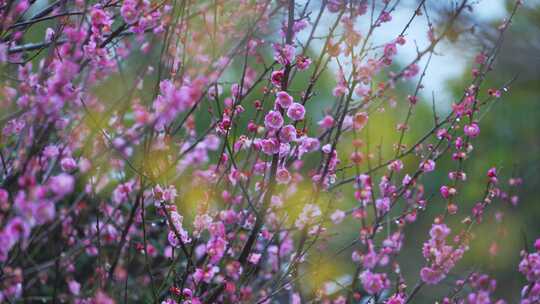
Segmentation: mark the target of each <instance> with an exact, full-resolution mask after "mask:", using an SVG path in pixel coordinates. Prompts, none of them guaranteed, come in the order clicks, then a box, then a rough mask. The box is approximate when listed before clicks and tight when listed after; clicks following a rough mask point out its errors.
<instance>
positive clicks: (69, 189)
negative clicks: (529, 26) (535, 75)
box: [0, 0, 540, 304]
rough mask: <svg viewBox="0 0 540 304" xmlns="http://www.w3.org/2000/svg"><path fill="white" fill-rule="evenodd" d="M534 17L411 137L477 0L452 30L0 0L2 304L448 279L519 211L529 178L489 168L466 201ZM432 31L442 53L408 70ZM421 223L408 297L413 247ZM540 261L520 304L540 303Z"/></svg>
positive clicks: (347, 299) (391, 4) (132, 2)
mask: <svg viewBox="0 0 540 304" xmlns="http://www.w3.org/2000/svg"><path fill="white" fill-rule="evenodd" d="M520 5H521V2H520V1H517V2H516V3H515V5H514V7H513V10H512V11H511V12H510V14H509V16H508V18H507V19H506V21H505V22H504V23H503V24H502V25H501V26H500V27H499V28H498V32H499V37H498V40H497V41H496V42H495V43H494V44H493V45H492V46H491V47H489V48H486V49H484V50H483V51H482V52H481V53H479V54H478V55H477V56H476V57H475V58H474V67H473V69H472V71H471V72H472V78H471V80H470V83H469V86H468V87H466V88H464V94H463V96H462V97H461V98H459V99H458V100H457V101H456V102H455V103H453V104H452V106H451V109H449V112H448V113H447V114H446V115H445V116H442V117H439V114H438V113H437V112H436V111H435V109H433V113H432V114H433V117H434V119H433V120H434V125H433V126H428V127H426V128H422V129H421V130H418V134H421V136H419V137H418V138H417V139H414V140H413V139H411V136H409V133H408V132H409V131H411V130H412V129H413V128H416V124H415V122H416V121H421V120H422V119H423V118H422V117H420V115H419V114H418V113H417V112H419V110H418V109H419V108H420V109H421V108H422V107H423V106H424V105H423V98H424V97H423V95H422V89H423V88H424V81H425V80H426V77H429V73H430V67H431V59H432V57H433V56H436V55H438V52H439V50H440V48H441V44H443V43H444V41H445V39H446V37H447V36H448V35H449V34H450V32H451V31H452V30H453V28H454V27H455V26H456V25H457V24H459V22H460V20H461V19H460V18H461V17H462V16H463V15H464V14H468V12H467V11H472V10H473V9H474V3H473V1H468V0H461V1H459V2H458V3H457V5H456V6H455V7H454V8H453V10H452V13H451V14H449V17H448V18H447V20H446V21H445V22H444V25H443V26H442V27H441V30H439V31H438V30H436V28H435V26H434V21H433V20H432V12H431V11H430V9H429V7H430V1H426V0H421V1H418V3H417V4H416V5H415V6H414V7H413V9H414V10H413V13H412V14H411V15H410V16H408V18H407V19H406V20H407V21H406V23H405V24H402V25H399V24H397V23H396V22H395V21H394V20H393V16H395V14H397V12H398V11H399V9H400V8H402V7H404V6H406V4H404V3H401V1H399V0H395V1H391V0H382V1H368V0H359V1H344V0H323V1H319V2H317V1H309V0H308V1H303V2H300V1H294V0H279V1H271V0H261V1H245V0H238V1H237V0H232V1H224V0H209V1H191V0H182V1H181V0H172V1H169V0H163V1H147V0H122V1H79V0H77V1H54V2H52V3H48V2H43V1H29V0H17V1H13V0H0V16H1V18H0V71H1V73H2V74H1V76H0V77H1V79H2V80H1V82H0V102H1V105H2V113H1V118H0V124H1V127H2V135H1V137H0V143H1V145H0V160H1V163H0V165H1V170H0V172H1V173H0V245H1V246H0V302H4V301H5V302H8V303H11V302H21V301H22V302H32V301H36V300H40V301H46V302H47V301H51V302H57V301H64V302H74V303H115V302H122V301H124V302H131V301H134V302H141V301H142V302H154V303H231V302H242V303H271V302H280V303H281V302H284V303H285V302H290V303H309V302H317V303H319V302H321V303H336V304H338V303H386V304H400V303H401V304H403V303H413V302H414V301H416V299H418V297H419V295H420V294H421V293H422V292H424V291H425V287H426V286H431V285H439V286H444V285H443V282H449V281H451V280H454V279H453V278H454V276H452V275H451V274H452V272H453V271H454V270H455V269H457V265H458V264H459V263H460V261H461V260H462V258H463V257H464V256H465V255H466V252H467V251H468V250H469V247H470V245H471V243H474V239H475V238H474V233H473V229H474V226H475V224H478V223H481V222H482V219H483V218H484V215H485V213H486V212H487V210H488V208H489V207H490V206H491V205H493V204H496V203H501V202H503V203H504V202H508V203H510V204H512V205H516V204H517V201H518V198H517V195H515V190H514V188H515V187H516V186H518V185H519V184H520V183H521V180H520V179H519V178H518V177H512V178H510V179H509V180H508V183H507V184H508V185H506V184H505V183H504V182H503V181H502V180H503V178H502V177H501V176H500V172H499V171H501V170H498V169H497V168H489V169H488V168H486V169H487V176H486V177H485V179H486V182H485V185H486V187H485V190H480V193H479V194H478V196H477V197H478V198H479V201H478V202H477V203H474V204H473V207H472V210H468V209H467V208H468V207H467V206H468V205H467V204H465V203H464V202H458V201H464V200H466V199H467V198H465V197H464V196H462V195H461V193H462V192H464V190H465V188H467V189H468V188H471V184H470V183H468V182H467V172H466V169H465V163H466V161H467V160H468V159H470V158H473V156H475V155H474V152H473V144H474V142H475V138H476V137H478V136H480V130H481V124H480V118H481V117H482V116H483V115H485V114H486V113H488V111H489V105H490V104H491V103H493V101H494V100H496V99H498V98H501V97H502V96H503V95H504V94H505V93H506V92H507V91H508V90H507V88H508V87H509V85H510V83H511V82H512V81H514V79H513V80H511V81H510V82H509V83H506V84H503V85H502V86H501V88H499V89H493V88H489V89H486V88H484V81H485V79H486V77H487V76H488V74H489V73H490V72H491V71H492V70H493V65H494V61H495V58H496V57H497V55H498V52H499V50H500V48H501V46H502V43H503V38H504V34H505V32H506V30H507V28H508V27H509V25H510V22H511V20H512V19H513V18H514V17H515V14H516V12H517V9H518V8H519V7H520ZM419 19H425V21H426V23H427V25H428V28H427V36H428V40H429V41H428V43H427V45H425V46H423V47H420V46H418V45H415V50H416V55H415V56H414V58H412V60H410V61H409V62H408V63H405V64H400V63H401V62H398V60H397V58H398V57H397V56H398V54H399V53H400V52H401V51H402V49H404V48H406V47H409V46H410V45H411V44H412V41H415V37H412V36H411V35H410V34H408V32H409V29H410V28H411V26H412V25H413V24H414V23H415V22H418V20H419ZM392 26H393V27H397V26H399V29H398V30H397V31H396V33H399V34H398V35H397V36H396V37H385V42H384V43H383V44H382V45H376V44H375V42H374V36H376V35H377V34H380V33H381V32H382V31H384V30H385V29H387V28H388V27H392ZM36 33H37V34H36ZM36 37H37V38H36ZM415 43H416V42H415ZM328 78H333V79H332V80H331V81H329V80H328ZM331 86H333V87H331ZM321 96H322V98H321ZM405 96H407V97H405ZM322 99H326V100H322ZM321 103H323V104H324V106H325V107H328V108H323V109H321ZM403 111H404V112H403ZM381 116H382V117H387V118H388V119H389V121H392V123H394V121H395V122H396V124H397V127H396V131H397V132H396V133H395V134H393V135H392V136H390V140H388V139H385V144H384V145H383V140H382V135H380V136H379V137H380V138H373V136H374V133H373V128H380V127H381V125H380V124H378V123H377V120H379V119H380V117H381ZM430 119H431V118H430ZM420 125H422V124H420ZM374 141H376V142H378V141H380V144H378V145H374ZM446 160H448V161H450V162H451V163H452V164H451V165H450V166H449V165H448V163H447V162H446ZM437 172H442V173H443V174H444V175H447V176H448V179H449V180H450V181H449V182H444V181H441V180H430V179H434V178H433V176H435V174H436V173H437ZM472 190H475V189H472ZM436 201H442V202H444V204H445V205H444V206H445V207H443V208H440V206H437V204H436V203H435V202H436ZM426 210H429V211H430V212H426ZM430 214H431V215H433V214H436V216H434V217H433V218H431V217H430V216H431V215H430ZM420 217H422V218H424V219H427V220H428V221H430V222H431V221H432V224H431V225H430V228H429V231H427V232H426V233H425V237H426V238H427V237H428V239H427V240H426V241H425V242H424V243H423V245H422V246H421V245H419V244H418V246H417V249H418V250H417V251H418V253H421V254H422V256H423V261H421V262H419V264H418V265H417V266H418V269H415V273H414V274H415V275H416V278H417V280H416V282H415V284H414V285H411V284H410V283H411V282H409V281H410V279H407V278H406V277H405V276H404V274H403V272H402V270H401V265H400V259H399V257H400V256H401V255H402V254H403V252H404V251H405V250H404V246H403V245H404V242H405V240H406V238H407V235H408V234H407V228H408V227H415V226H414V224H415V223H416V222H417V220H418V219H419V218H420ZM455 222H461V224H460V225H456V224H455ZM350 227H353V229H354V230H355V233H354V235H353V236H352V240H347V241H346V242H345V243H340V244H339V245H333V246H331V245H329V244H332V243H333V242H335V241H336V240H339V239H340V238H339V237H335V236H336V235H339V234H340V232H341V230H342V229H347V228H349V229H350ZM348 237H349V238H351V236H350V235H349V236H348ZM538 243H539V241H537V242H536V243H535V246H536V247H535V249H536V250H537V251H538V250H539V248H538V247H539V244H538ZM420 247H421V248H420ZM336 248H337V249H336ZM345 253H347V254H349V255H350V259H346V258H344V254H345ZM537 255H538V254H537V253H534V252H527V251H523V253H522V258H523V260H522V262H521V263H520V264H519V271H520V272H521V273H523V274H524V275H525V276H526V279H527V282H528V285H526V286H525V287H524V288H523V291H522V293H521V294H522V299H521V301H522V303H526V304H529V303H537V302H538V301H540V300H539V293H540V291H539V290H540V283H539V275H538V272H539V270H538V265H540V262H539V259H538V256H537ZM337 259H340V260H347V263H348V265H349V266H352V267H350V269H346V270H344V271H341V272H339V273H338V274H336V273H334V272H333V269H329V268H331V267H332V265H333V262H335V260H337ZM458 277H459V278H458V279H457V280H454V281H456V282H455V287H454V288H446V291H447V292H446V293H444V294H438V295H437V298H438V299H439V301H440V302H441V303H503V302H502V300H495V299H494V298H495V294H494V292H495V280H494V279H492V278H491V277H489V276H488V275H486V274H482V273H480V272H479V271H477V270H474V271H469V272H468V274H467V275H458ZM128 290H129V291H128Z"/></svg>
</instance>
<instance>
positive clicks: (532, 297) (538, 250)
mask: <svg viewBox="0 0 540 304" xmlns="http://www.w3.org/2000/svg"><path fill="white" fill-rule="evenodd" d="M534 250H535V251H534V252H526V251H524V252H522V259H521V262H520V263H519V271H520V272H521V273H522V274H523V275H524V276H525V278H526V279H527V285H526V286H524V287H523V289H522V290H521V302H520V303H521V304H530V303H536V302H538V301H540V239H537V240H536V242H535V243H534Z"/></svg>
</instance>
